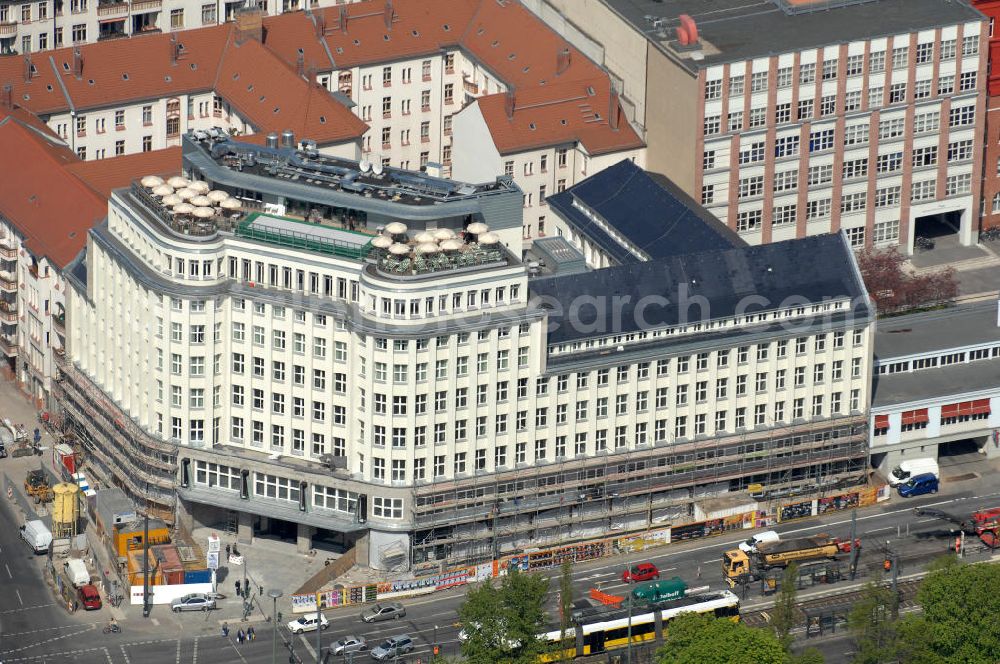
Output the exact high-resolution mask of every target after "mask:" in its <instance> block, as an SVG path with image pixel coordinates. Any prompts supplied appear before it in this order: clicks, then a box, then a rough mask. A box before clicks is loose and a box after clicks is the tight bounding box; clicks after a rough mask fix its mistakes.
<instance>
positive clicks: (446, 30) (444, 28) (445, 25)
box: [441, 23, 451, 32]
mask: <svg viewBox="0 0 1000 664" xmlns="http://www.w3.org/2000/svg"><path fill="white" fill-rule="evenodd" d="M441 28H442V29H443V30H444V31H445V32H451V26H450V25H448V24H447V23H445V24H444V25H442V26H441Z"/></svg>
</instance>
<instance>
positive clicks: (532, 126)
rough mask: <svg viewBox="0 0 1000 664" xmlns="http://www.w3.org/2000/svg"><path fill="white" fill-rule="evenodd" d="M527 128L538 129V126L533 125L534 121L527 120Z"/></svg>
mask: <svg viewBox="0 0 1000 664" xmlns="http://www.w3.org/2000/svg"><path fill="white" fill-rule="evenodd" d="M528 129H530V130H531V131H535V130H536V129H538V127H536V126H535V123H534V122H529V123H528Z"/></svg>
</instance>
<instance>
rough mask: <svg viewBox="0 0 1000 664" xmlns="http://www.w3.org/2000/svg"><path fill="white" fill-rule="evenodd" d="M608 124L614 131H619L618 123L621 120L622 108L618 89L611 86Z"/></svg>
mask: <svg viewBox="0 0 1000 664" xmlns="http://www.w3.org/2000/svg"><path fill="white" fill-rule="evenodd" d="M608 97H609V100H608V126H609V127H611V129H612V130H613V131H618V123H619V122H621V114H622V108H621V104H619V103H618V90H616V89H615V86H614V85H612V86H611V93H610V94H609V95H608Z"/></svg>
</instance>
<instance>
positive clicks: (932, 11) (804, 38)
mask: <svg viewBox="0 0 1000 664" xmlns="http://www.w3.org/2000/svg"><path fill="white" fill-rule="evenodd" d="M603 1H604V3H605V4H607V5H608V6H609V7H610V8H611V9H612V10H614V11H615V12H617V13H618V14H619V15H621V16H622V17H623V18H624V19H625V20H626V21H627V22H629V23H630V24H632V25H633V26H634V27H635V29H636V30H638V31H640V32H642V33H643V34H644V35H645V36H646V39H648V40H649V41H650V42H652V43H653V44H655V45H656V47H657V48H659V49H660V50H661V51H664V52H666V53H669V54H671V55H672V56H674V57H675V58H677V59H679V60H680V62H681V63H683V65H684V66H685V67H686V68H687V69H688V70H690V71H692V72H697V71H698V70H699V69H704V68H705V67H708V66H711V65H716V64H720V63H724V62H740V61H743V60H748V59H751V58H758V57H766V56H770V55H778V54H780V53H791V52H794V51H801V50H803V49H808V48H815V47H818V46H828V45H832V44H841V43H844V42H849V41H855V40H864V39H872V38H876V37H885V36H888V35H896V34H908V33H911V32H916V31H918V30H930V29H933V28H939V27H944V26H948V25H954V24H956V23H964V22H967V21H982V20H985V19H984V17H983V15H982V14H980V13H979V12H978V11H976V10H975V9H973V8H972V7H969V6H967V5H966V4H964V3H961V2H952V1H951V0H877V1H876V2H863V3H854V4H843V3H825V6H823V7H822V8H821V9H820V10H818V11H803V8H802V7H797V8H796V9H795V10H794V11H793V12H792V13H788V12H786V11H785V8H784V6H785V5H786V3H784V2H780V0H779V1H778V2H775V1H774V0H750V1H747V0H711V1H710V2H706V0H603ZM838 5H840V6H838ZM817 6H819V3H817ZM681 14H687V15H689V16H691V18H693V19H694V21H695V23H696V24H697V26H698V33H699V36H700V38H701V43H702V48H701V49H699V50H700V52H701V53H702V56H703V57H702V59H700V60H694V59H692V57H691V51H690V50H684V51H680V50H677V49H676V48H674V47H675V46H676V41H675V40H676V37H675V28H676V27H677V26H678V25H679V24H680V21H679V19H678V17H679V16H680V15H681Z"/></svg>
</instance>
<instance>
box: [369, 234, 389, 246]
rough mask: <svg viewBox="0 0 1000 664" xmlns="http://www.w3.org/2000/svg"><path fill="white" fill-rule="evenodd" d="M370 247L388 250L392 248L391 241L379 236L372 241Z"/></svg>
mask: <svg viewBox="0 0 1000 664" xmlns="http://www.w3.org/2000/svg"><path fill="white" fill-rule="evenodd" d="M372 246H373V247H378V248H379V249H388V248H389V247H390V246H392V239H391V238H388V237H386V236H385V235H379V236H378V237H377V238H375V239H374V240H372Z"/></svg>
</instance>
